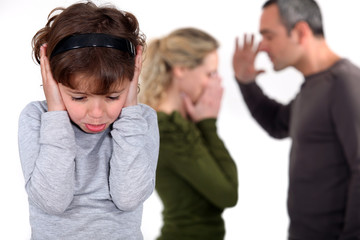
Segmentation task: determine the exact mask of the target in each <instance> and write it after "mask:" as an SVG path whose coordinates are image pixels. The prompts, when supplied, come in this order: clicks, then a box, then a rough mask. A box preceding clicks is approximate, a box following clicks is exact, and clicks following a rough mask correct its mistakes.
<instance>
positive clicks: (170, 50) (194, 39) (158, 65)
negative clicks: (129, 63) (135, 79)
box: [139, 28, 219, 109]
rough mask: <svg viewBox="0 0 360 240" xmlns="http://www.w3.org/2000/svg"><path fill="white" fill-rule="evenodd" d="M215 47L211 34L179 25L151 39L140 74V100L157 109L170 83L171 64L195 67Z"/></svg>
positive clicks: (216, 46)
mask: <svg viewBox="0 0 360 240" xmlns="http://www.w3.org/2000/svg"><path fill="white" fill-rule="evenodd" d="M218 47H219V43H218V42H217V40H216V39H215V38H214V37H212V36H211V35H209V34H208V33H206V32H204V31H202V30H199V29H196V28H181V29H178V30H175V31H173V32H171V33H170V34H169V35H167V36H165V37H163V38H159V39H155V40H152V41H151V42H150V43H149V44H148V46H147V50H146V53H145V60H144V63H143V69H142V73H141V91H140V95H139V100H140V102H143V103H145V104H147V105H149V106H151V107H153V108H154V109H157V108H158V105H159V103H160V102H161V100H162V99H163V98H164V96H165V92H166V90H167V89H168V87H169V86H170V85H171V83H172V69H173V67H174V66H181V67H186V68H190V69H192V68H195V67H197V66H199V65H201V64H202V63H203V60H204V58H205V57H206V56H207V55H208V54H209V53H211V52H213V51H214V50H216V49H217V48H218Z"/></svg>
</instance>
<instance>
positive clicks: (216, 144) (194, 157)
mask: <svg viewBox="0 0 360 240" xmlns="http://www.w3.org/2000/svg"><path fill="white" fill-rule="evenodd" d="M184 121H185V120H184ZM199 130H200V131H199ZM163 133H164V134H163ZM161 144H162V146H161V149H162V150H161V151H162V152H161V154H162V156H163V158H166V159H167V161H166V162H167V164H168V165H169V168H170V169H172V171H174V172H175V174H177V175H179V176H181V178H183V179H184V180H185V181H186V182H187V183H188V184H189V185H191V186H192V187H193V188H194V189H196V191H198V192H199V193H200V194H201V195H203V196H204V197H205V198H206V199H208V200H209V201H210V202H212V203H213V204H214V205H215V206H217V207H218V208H220V209H224V208H226V207H232V206H234V205H235V204H236V202H237V198H238V176H237V170H236V165H235V162H234V161H233V159H232V158H231V156H230V154H229V152H228V151H227V149H226V148H225V146H224V144H223V142H222V141H221V139H220V138H219V137H218V135H217V133H216V125H215V119H206V120H203V121H201V122H199V123H198V124H197V127H195V125H192V124H190V123H189V124H188V126H186V127H182V130H181V131H179V130H177V131H175V132H174V131H170V132H165V131H164V132H162V135H161Z"/></svg>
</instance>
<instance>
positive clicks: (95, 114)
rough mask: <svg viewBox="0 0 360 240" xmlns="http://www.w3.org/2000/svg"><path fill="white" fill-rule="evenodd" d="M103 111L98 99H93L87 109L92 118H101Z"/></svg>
mask: <svg viewBox="0 0 360 240" xmlns="http://www.w3.org/2000/svg"><path fill="white" fill-rule="evenodd" d="M103 113H104V108H103V105H102V103H101V102H100V101H93V102H92V103H91V104H90V106H89V109H88V114H89V116H90V117H92V118H101V117H102V116H103Z"/></svg>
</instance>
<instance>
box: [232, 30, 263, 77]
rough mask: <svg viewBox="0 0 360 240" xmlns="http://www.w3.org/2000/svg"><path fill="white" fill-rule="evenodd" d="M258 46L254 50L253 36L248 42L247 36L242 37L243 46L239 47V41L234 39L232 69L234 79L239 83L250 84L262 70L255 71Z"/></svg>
mask: <svg viewBox="0 0 360 240" xmlns="http://www.w3.org/2000/svg"><path fill="white" fill-rule="evenodd" d="M259 46H260V45H258V46H256V48H254V35H253V34H252V35H251V38H250V41H248V39H247V35H246V34H245V35H244V42H243V46H240V44H239V39H238V38H236V42H235V52H234V55H233V68H234V73H235V77H236V79H237V80H238V81H239V82H240V83H245V84H246V83H250V82H253V81H255V78H256V76H257V75H259V74H260V73H263V72H264V71H263V70H256V69H255V58H256V56H257V54H258V52H259Z"/></svg>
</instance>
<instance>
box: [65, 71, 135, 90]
mask: <svg viewBox="0 0 360 240" xmlns="http://www.w3.org/2000/svg"><path fill="white" fill-rule="evenodd" d="M70 82H71V88H72V89H73V90H75V91H78V92H83V93H88V94H97V95H102V94H108V93H111V92H119V91H121V90H123V89H124V88H127V87H128V86H129V84H130V81H129V80H128V79H117V80H115V81H107V80H104V79H98V78H96V77H94V76H89V75H86V74H76V75H74V76H73V77H72V79H71V81H70Z"/></svg>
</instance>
